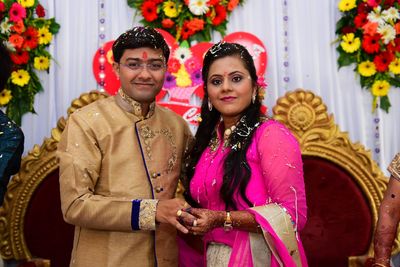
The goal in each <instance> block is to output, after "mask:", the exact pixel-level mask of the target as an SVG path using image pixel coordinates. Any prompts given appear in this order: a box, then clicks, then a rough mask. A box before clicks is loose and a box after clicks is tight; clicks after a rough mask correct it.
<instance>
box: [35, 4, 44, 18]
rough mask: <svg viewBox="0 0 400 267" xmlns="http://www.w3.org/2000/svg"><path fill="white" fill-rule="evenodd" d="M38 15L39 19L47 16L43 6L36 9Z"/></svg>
mask: <svg viewBox="0 0 400 267" xmlns="http://www.w3.org/2000/svg"><path fill="white" fill-rule="evenodd" d="M36 15H37V16H38V17H39V18H43V17H44V16H46V12H45V11H44V8H43V6H42V5H41V4H38V5H37V7H36Z"/></svg>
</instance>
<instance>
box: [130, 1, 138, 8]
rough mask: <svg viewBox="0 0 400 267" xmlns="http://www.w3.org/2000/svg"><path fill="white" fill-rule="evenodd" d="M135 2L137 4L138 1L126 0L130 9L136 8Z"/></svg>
mask: <svg viewBox="0 0 400 267" xmlns="http://www.w3.org/2000/svg"><path fill="white" fill-rule="evenodd" d="M135 2H139V1H135V0H128V6H130V7H132V8H137V6H136V5H137V4H136V3H135Z"/></svg>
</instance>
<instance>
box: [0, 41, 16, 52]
mask: <svg viewBox="0 0 400 267" xmlns="http://www.w3.org/2000/svg"><path fill="white" fill-rule="evenodd" d="M3 44H4V46H5V47H6V48H7V50H8V51H11V52H15V51H16V50H15V47H14V45H13V44H12V43H10V42H9V41H3Z"/></svg>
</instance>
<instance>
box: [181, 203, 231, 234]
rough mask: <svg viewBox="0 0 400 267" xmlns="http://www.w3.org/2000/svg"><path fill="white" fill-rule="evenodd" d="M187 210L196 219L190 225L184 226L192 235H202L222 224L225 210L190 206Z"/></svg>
mask: <svg viewBox="0 0 400 267" xmlns="http://www.w3.org/2000/svg"><path fill="white" fill-rule="evenodd" d="M189 212H190V214H192V215H194V216H195V217H196V219H195V220H193V222H192V224H191V225H187V224H185V226H186V228H187V229H188V230H189V232H190V233H192V234H194V235H204V234H206V233H208V232H210V231H211V230H213V229H214V228H216V227H222V226H223V225H224V221H225V211H215V210H208V209H197V208H191V209H190V210H189Z"/></svg>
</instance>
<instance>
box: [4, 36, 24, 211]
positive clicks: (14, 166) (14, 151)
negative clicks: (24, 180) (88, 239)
mask: <svg viewBox="0 0 400 267" xmlns="http://www.w3.org/2000/svg"><path fill="white" fill-rule="evenodd" d="M11 70H12V61H11V58H10V55H9V52H8V50H7V49H6V47H5V46H4V45H3V43H2V42H1V41H0V93H2V92H3V90H4V87H5V85H6V83H7V80H8V78H10V75H11ZM23 151H24V134H23V133H22V130H21V129H20V128H19V127H18V126H17V125H16V124H15V123H14V122H13V121H11V120H10V119H9V118H8V117H7V116H6V114H4V113H3V111H1V110H0V205H2V204H3V200H4V195H5V193H6V191H7V185H8V182H9V181H10V177H11V175H13V174H15V173H17V172H18V170H19V167H20V164H21V155H22V152H23Z"/></svg>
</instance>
